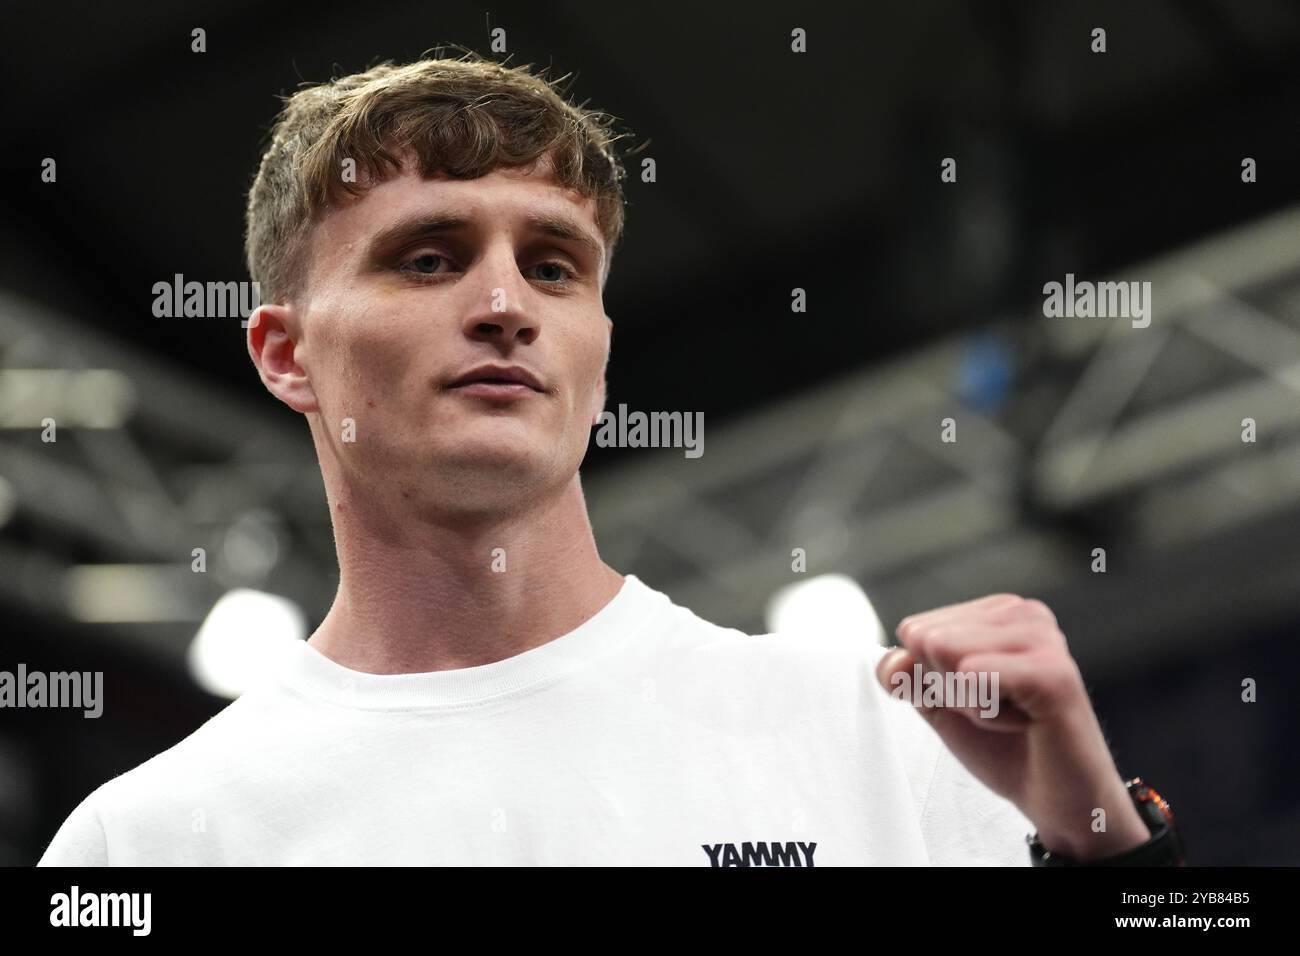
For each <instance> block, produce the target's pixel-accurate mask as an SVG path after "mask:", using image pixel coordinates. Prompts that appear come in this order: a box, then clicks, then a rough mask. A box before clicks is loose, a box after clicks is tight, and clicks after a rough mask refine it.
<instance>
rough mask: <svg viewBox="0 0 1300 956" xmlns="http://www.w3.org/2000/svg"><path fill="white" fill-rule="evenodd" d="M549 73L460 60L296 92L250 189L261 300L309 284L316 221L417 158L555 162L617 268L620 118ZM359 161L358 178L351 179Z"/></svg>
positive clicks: (476, 170) (445, 165) (427, 162)
mask: <svg viewBox="0 0 1300 956" xmlns="http://www.w3.org/2000/svg"><path fill="white" fill-rule="evenodd" d="M564 79H565V78H564V77H561V78H560V79H559V80H555V81H552V80H549V79H547V78H546V75H545V70H543V71H542V72H541V73H539V74H537V75H534V74H533V73H531V72H530V71H529V67H528V66H527V65H524V66H518V67H507V66H505V65H504V64H501V63H497V62H494V61H490V60H485V59H483V58H481V57H479V56H478V55H477V54H474V53H472V52H470V51H466V52H465V53H464V54H463V55H462V56H461V57H460V58H458V59H423V60H419V61H417V62H415V63H410V64H406V65H403V66H397V65H394V64H392V63H382V64H380V65H378V66H375V67H372V68H371V69H368V70H366V71H365V72H363V73H355V74H353V75H351V76H345V77H340V78H337V79H334V80H331V81H329V82H328V83H321V84H317V85H308V86H305V87H304V88H302V89H299V90H298V91H297V92H296V93H294V94H293V95H292V96H289V97H287V98H285V101H284V106H283V109H282V110H281V112H280V114H279V116H278V117H277V118H276V121H275V125H274V126H273V128H272V130H271V141H270V145H269V146H268V147H267V149H266V152H265V153H264V154H263V156H262V161H261V164H260V166H259V168H258V171H257V176H256V178H255V179H254V181H253V185H252V188H251V189H250V190H249V193H248V207H247V214H246V217H245V226H246V231H245V239H244V249H245V255H246V257H247V262H248V271H249V274H250V275H251V276H252V277H253V279H254V280H255V281H257V282H258V285H259V293H260V297H261V300H262V301H264V302H284V301H285V300H286V299H288V298H290V297H292V296H293V295H295V294H296V293H297V292H298V291H299V290H300V289H301V283H302V281H303V278H304V276H305V272H306V269H305V266H306V255H305V254H306V250H307V247H308V239H309V237H310V234H311V230H312V228H313V227H314V226H315V224H316V223H317V222H318V221H319V220H320V218H321V217H322V216H323V215H324V214H325V213H326V212H327V211H328V210H329V208H330V205H331V204H332V203H334V202H336V201H337V200H338V199H339V198H341V196H342V195H343V192H344V191H346V192H347V193H350V194H352V195H354V196H356V195H360V194H361V193H362V192H364V191H365V189H366V188H367V186H369V185H374V184H376V183H379V182H383V181H384V180H385V179H387V178H389V177H391V176H393V175H396V174H397V173H398V171H399V170H400V168H401V162H400V160H399V159H398V158H397V157H398V156H400V155H406V154H409V155H413V156H414V157H415V159H416V161H417V162H418V172H419V174H420V175H421V176H424V177H429V176H432V175H434V174H436V173H439V172H441V173H443V174H445V175H448V176H452V177H456V178H460V179H475V178H477V177H479V176H483V175H486V174H487V173H490V172H491V171H492V170H494V169H496V168H498V167H508V168H516V167H528V166H532V165H533V164H534V163H535V162H536V161H538V160H539V159H542V158H547V159H549V160H550V162H551V164H552V167H553V170H554V175H555V178H556V180H557V181H558V182H559V183H560V184H561V185H562V186H565V187H567V188H572V189H576V190H577V191H578V192H579V193H580V194H581V195H583V196H586V197H588V198H594V199H595V200H596V223H597V225H598V226H599V227H600V230H601V233H602V234H603V236H604V239H605V245H606V261H605V275H604V276H602V281H603V280H604V278H606V277H607V276H608V272H609V266H610V261H611V260H612V258H613V254H614V247H615V246H616V245H617V244H618V241H619V239H620V237H621V236H622V233H623V220H624V210H625V202H624V196H623V181H624V179H625V177H626V172H625V170H624V167H623V163H622V160H621V159H620V158H619V156H618V154H617V153H616V151H615V148H614V147H615V143H616V142H617V141H619V140H622V139H624V138H625V137H626V136H628V135H629V134H627V133H618V132H615V130H614V121H615V120H614V117H612V116H610V115H609V114H607V113H603V112H599V111H596V110H588V109H586V108H585V104H577V105H575V104H573V103H571V102H569V100H568V98H567V94H566V93H565V91H563V90H562V89H561V88H560V87H559V84H560V83H562V82H563V80H564ZM346 159H352V160H354V161H355V169H356V176H355V180H356V181H355V182H352V181H345V178H344V177H343V176H342V175H341V170H342V168H343V162H344V160H346Z"/></svg>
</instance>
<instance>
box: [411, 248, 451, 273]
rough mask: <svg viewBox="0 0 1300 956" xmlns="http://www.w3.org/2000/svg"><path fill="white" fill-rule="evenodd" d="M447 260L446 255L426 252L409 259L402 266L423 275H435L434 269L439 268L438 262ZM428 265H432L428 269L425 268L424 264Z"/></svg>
mask: <svg viewBox="0 0 1300 956" xmlns="http://www.w3.org/2000/svg"><path fill="white" fill-rule="evenodd" d="M445 261H446V257H445V256H440V255H438V254H436V253H433V252H426V253H424V254H423V255H420V256H416V257H415V258H414V259H408V260H407V261H406V262H404V263H403V264H402V268H403V269H408V270H409V271H411V272H418V273H420V274H421V275H434V274H435V272H434V271H433V270H435V269H436V268H437V264H438V263H439V262H445ZM426 265H427V266H429V267H430V268H429V269H428V270H427V271H426V270H425V269H424V268H423V266H426Z"/></svg>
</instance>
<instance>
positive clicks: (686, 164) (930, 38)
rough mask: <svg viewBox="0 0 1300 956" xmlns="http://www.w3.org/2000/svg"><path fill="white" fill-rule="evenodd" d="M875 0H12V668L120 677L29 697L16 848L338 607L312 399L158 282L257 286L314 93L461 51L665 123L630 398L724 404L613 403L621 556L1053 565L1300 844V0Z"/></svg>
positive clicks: (668, 574)
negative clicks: (256, 211) (299, 113)
mask: <svg viewBox="0 0 1300 956" xmlns="http://www.w3.org/2000/svg"><path fill="white" fill-rule="evenodd" d="M859 6H860V9H856V10H850V9H845V8H842V7H841V6H836V5H826V6H824V7H823V6H819V5H817V4H808V3H804V4H798V5H795V6H794V7H791V6H790V5H788V4H776V3H766V2H762V0H754V2H751V3H747V4H745V5H744V6H743V7H741V6H740V5H738V4H737V5H732V8H731V9H723V10H715V9H712V5H706V4H672V3H656V4H652V5H648V6H640V7H639V8H636V9H633V8H632V7H625V6H620V5H617V4H610V3H571V2H570V3H565V2H561V3H552V4H545V5H542V4H531V5H528V4H519V5H517V6H515V7H509V8H508V7H505V6H502V5H499V4H493V5H492V7H491V9H490V10H489V9H487V8H484V7H482V6H479V5H476V4H471V3H455V4H436V5H430V4H426V3H411V2H387V3H384V4H379V5H374V6H373V7H370V6H367V7H366V8H364V10H360V9H359V8H358V7H357V5H356V4H354V3H350V2H349V3H341V2H331V0H314V2H312V3H310V4H307V3H293V2H287V3H280V4H274V5H267V4H264V3H255V2H252V0H224V2H222V3H220V4H209V3H205V2H203V0H197V2H194V3H190V4H186V5H185V8H184V9H180V8H171V7H163V6H161V5H160V6H157V7H136V8H132V7H131V5H129V4H128V5H120V4H103V3H86V2H83V0H67V2H63V3H60V4H58V5H51V4H44V5H32V6H28V7H25V8H22V9H10V10H8V11H7V12H6V17H5V20H6V34H7V36H6V41H5V43H4V44H3V45H2V47H0V89H2V90H3V94H0V96H2V101H0V128H2V129H3V130H4V134H5V142H6V148H5V149H4V150H3V151H0V169H3V182H4V187H5V188H4V189H3V190H0V203H2V204H3V207H4V209H3V215H2V216H0V670H9V671H14V670H15V669H16V668H17V666H18V665H19V663H22V664H25V666H26V668H27V669H28V670H29V671H32V670H43V671H47V672H49V671H59V670H76V671H96V670H99V671H103V672H104V713H103V716H102V717H100V718H98V719H96V720H88V719H85V718H83V717H82V715H81V712H80V711H70V710H62V711H56V710H32V709H26V710H17V709H5V710H0V863H5V864H11V865H27V864H31V863H34V862H35V861H36V859H37V858H38V857H39V855H40V853H41V852H42V851H43V850H44V847H45V845H46V844H47V843H48V841H49V839H50V838H51V837H52V836H53V833H54V831H55V829H57V827H58V825H59V824H60V823H61V822H62V820H63V819H64V817H65V816H66V815H67V813H68V812H69V811H70V810H71V809H72V808H73V807H74V806H75V805H76V804H77V803H78V802H79V801H80V800H81V799H82V798H83V797H85V796H86V795H87V794H88V793H89V792H90V791H91V790H93V789H94V788H95V787H96V786H98V785H99V784H100V783H102V782H104V781H105V780H107V779H109V778H110V777H112V776H114V775H116V774H118V773H122V772H124V771H126V770H128V769H131V768H132V767H134V766H135V765H137V764H139V763H140V762H142V761H144V760H146V759H148V758H149V757H151V756H153V755H154V754H156V753H158V752H159V751H161V750H163V749H165V748H166V747H169V746H171V745H172V744H174V743H176V742H177V741H179V740H180V739H182V738H183V737H185V736H186V735H188V734H189V733H190V732H192V731H193V730H194V729H195V728H197V727H198V726H199V725H200V724H201V723H202V722H203V721H204V720H206V719H207V718H208V717H210V716H212V715H213V714H215V713H216V712H217V711H218V710H220V709H221V708H222V707H223V706H225V704H226V703H227V702H228V700H229V698H230V695H231V694H233V693H237V692H238V686H239V681H240V674H241V672H242V671H241V668H242V669H243V671H246V670H247V669H248V668H249V667H255V666H256V660H257V655H258V653H259V652H260V649H262V648H264V647H265V645H266V643H267V642H270V641H272V640H276V639H280V640H287V639H291V638H294V637H298V638H300V637H302V636H303V635H304V634H305V633H310V631H311V630H312V629H313V628H314V627H315V625H316V623H317V622H318V621H319V620H320V618H321V617H322V616H323V615H324V613H325V611H326V610H327V609H328V607H329V603H330V600H331V599H332V596H333V592H334V587H335V584H336V573H337V572H336V565H335V562H334V553H333V542H332V537H331V531H330V526H329V521H328V513H327V510H326V507H325V500H324V493H323V488H322V486H321V481H320V476H319V472H318V469H317V466H316V461H315V457H314V454H313V450H312V446H311V442H310V440H309V436H308V431H307V427H306V424H305V423H304V422H302V421H301V420H299V418H298V417H297V416H296V415H295V414H294V413H293V412H291V411H290V410H289V409H287V408H286V407H284V406H282V405H280V404H279V403H278V402H277V401H275V400H274V399H273V398H272V397H271V396H269V395H268V394H267V393H266V392H265V390H264V389H263V387H262V385H261V383H260V382H259V380H258V378H257V375H256V373H255V370H254V369H253V367H252V364H251V363H250V361H249V359H248V356H247V353H246V350H245V344H244V330H243V328H242V327H241V325H240V322H239V319H238V318H230V319H214V318H202V319H198V318H188V319H187V318H158V317H155V315H154V314H153V311H152V306H153V302H154V292H153V287H154V284H155V283H157V282H160V281H161V282H171V281H172V278H173V276H174V275H176V274H181V275H183V276H184V277H185V279H186V280H198V281H202V282H207V281H220V282H227V281H243V280H246V279H247V278H248V276H247V274H246V272H245V270H244V265H243V255H242V235H241V232H242V213H243V202H244V193H245V190H246V189H247V186H248V185H249V183H250V182H251V177H252V174H253V171H254V169H255V167H256V164H257V161H258V159H259V156H260V147H261V146H262V145H263V142H264V136H265V133H266V130H267V128H268V126H269V123H270V122H271V120H272V118H273V116H274V114H275V112H276V109H277V107H278V100H277V98H276V97H277V95H279V94H283V93H288V92H291V91H292V90H293V89H294V88H295V87H296V85H297V84H298V83H300V82H304V81H313V82H314V81H321V80H325V79H328V78H329V76H330V75H332V74H334V73H340V72H354V71H356V70H360V69H363V68H365V67H367V66H369V65H371V64H373V63H375V62H377V61H379V60H383V59H394V60H398V61H407V60H410V59H414V58H418V56H419V55H420V54H421V53H422V52H423V51H425V50H427V49H430V48H432V47H435V46H436V45H437V44H439V43H454V44H461V45H464V46H466V47H469V48H471V49H474V50H475V51H477V52H479V53H482V54H483V55H485V56H492V57H493V58H495V59H506V58H507V57H508V58H509V62H511V63H513V64H520V63H532V64H535V65H536V66H538V67H540V66H548V67H549V68H550V70H551V74H552V76H563V75H565V74H570V73H572V74H575V75H574V77H573V78H572V80H571V91H572V93H573V96H574V97H575V98H576V99H578V100H580V101H581V100H588V101H589V105H591V106H594V107H597V108H600V109H603V110H606V111H608V112H610V113H613V114H615V115H616V116H618V117H619V118H620V119H621V120H622V123H623V126H624V128H626V129H628V130H630V131H631V132H632V133H634V134H635V137H636V139H635V142H637V143H646V144H647V145H646V148H645V150H644V152H643V153H642V154H641V157H645V156H648V157H651V158H653V159H654V160H655V164H656V173H657V175H656V179H655V181H654V182H644V181H642V179H641V177H640V175H639V173H640V167H639V159H640V158H641V157H638V160H637V162H636V163H634V164H632V168H630V170H629V173H630V176H629V182H628V201H629V208H628V226H627V230H626V233H625V238H624V242H623V245H622V246H621V248H620V250H619V252H618V255H617V256H616V258H615V260H614V269H613V273H612V277H611V279H610V284H609V286H608V290H607V293H606V308H607V311H608V313H609V314H610V315H611V316H612V317H613V318H614V321H615V332H614V339H613V353H612V361H611V365H610V369H609V389H610V391H609V407H610V408H611V409H616V408H617V405H618V404H619V403H626V404H627V406H628V407H629V409H632V410H637V409H640V410H647V411H649V410H681V411H686V412H690V413H694V412H697V411H698V412H703V413H704V418H705V435H704V437H705V443H704V451H705V454H704V455H703V457H700V458H696V459H688V458H686V457H685V456H684V455H683V453H682V451H681V449H628V448H624V449H617V448H599V447H596V444H595V441H594V440H593V442H592V447H591V450H590V452H589V454H588V457H587V459H586V462H585V464H584V466H583V472H582V474H583V482H584V487H585V489H586V493H587V500H588V503H589V505H590V509H591V515H592V520H593V524H594V526H595V531H596V537H597V542H598V544H599V547H600V550H601V554H602V557H604V558H605V560H606V561H608V562H609V563H610V564H612V565H613V566H614V567H615V568H617V569H619V570H620V571H623V572H625V573H628V572H630V573H635V574H637V575H638V576H640V577H641V578H642V579H643V580H645V581H646V582H647V583H649V584H650V585H652V586H653V587H656V588H658V589H660V590H662V591H665V592H666V593H668V594H669V595H670V596H672V597H673V599H674V600H675V601H677V603H679V604H683V605H685V606H687V607H690V608H692V609H693V610H695V611H696V612H697V613H698V614H700V615H701V616H702V617H705V618H707V619H710V620H713V621H716V622H718V623H720V624H725V625H730V626H734V627H738V628H741V629H744V630H747V631H749V632H751V633H762V632H765V631H769V630H772V629H774V628H775V627H776V626H778V625H779V626H781V627H785V626H809V625H810V622H816V621H818V620H822V621H825V620H828V619H829V620H831V621H834V622H835V623H834V624H833V625H829V626H840V627H848V626H851V627H854V628H860V629H861V631H862V634H863V638H864V639H867V640H888V637H887V636H886V635H889V634H892V631H893V629H894V627H895V626H896V624H897V622H898V621H899V620H900V619H901V618H902V617H903V616H905V615H907V614H910V613H913V612H917V611H921V610H926V609H929V608H933V607H937V606H940V605H944V604H949V603H953V602H955V601H961V600H967V599H969V598H973V597H977V596H980V595H983V594H986V593H990V592H995V591H1012V592H1015V593H1019V594H1025V595H1028V596H1033V597H1039V598H1041V599H1043V600H1044V601H1046V602H1047V603H1048V604H1049V605H1050V606H1051V607H1052V609H1053V610H1054V611H1055V612H1056V615H1057V618H1058V620H1059V622H1060V624H1061V627H1062V630H1063V631H1064V632H1065V634H1066V635H1067V637H1068V639H1069V642H1070V647H1071V649H1072V651H1073V653H1074V655H1075V657H1076V659H1077V660H1078V661H1079V664H1080V666H1081V668H1082V670H1083V673H1084V676H1085V678H1086V680H1087V682H1088V687H1089V690H1090V691H1091V693H1092V695H1093V701H1094V704H1095V706H1096V709H1097V711H1098V713H1099V715H1100V717H1101V720H1102V723H1103V727H1104V729H1105V731H1106V733H1107V735H1108V738H1109V739H1110V741H1111V744H1112V748H1113V751H1114V753H1115V756H1116V760H1117V762H1118V764H1119V767H1120V770H1121V772H1122V773H1124V774H1126V775H1135V774H1141V775H1143V776H1144V777H1146V778H1147V779H1148V780H1149V781H1150V782H1151V783H1153V784H1154V785H1155V786H1156V787H1157V788H1158V789H1160V790H1161V791H1162V792H1163V793H1164V794H1165V795H1166V796H1167V797H1168V798H1169V799H1170V801H1171V803H1172V804H1173V807H1174V809H1175V811H1176V812H1177V813H1178V814H1179V817H1180V820H1181V821H1182V825H1183V828H1184V832H1185V838H1186V842H1187V846H1188V850H1189V853H1190V854H1191V859H1192V862H1193V863H1199V864H1297V863H1300V767H1298V766H1297V763H1298V762H1297V759H1296V754H1297V751H1298V750H1300V745H1298V744H1297V738H1296V734H1297V731H1300V677H1298V676H1297V665H1298V664H1300V653H1298V652H1297V647H1296V642H1297V631H1298V627H1300V534H1297V533H1296V532H1297V529H1300V173H1298V172H1297V171H1298V170H1300V139H1298V138H1297V125H1296V123H1297V120H1296V118H1297V116H1298V115H1300V6H1297V5H1296V4H1294V3H1292V2H1289V0H1250V2H1243V0H1181V2H1175V0H1166V2H1149V3H1132V2H1088V3H1081V2H1056V3H1051V4H1045V3H1033V2H980V3H974V2H970V3H958V2H950V3H941V2H936V0H929V2H920V0H904V2H873V3H871V4H862V5H859ZM1099 27H1100V28H1103V29H1104V30H1105V31H1106V52H1105V53H1094V52H1092V50H1091V47H1092V46H1093V42H1094V41H1093V36H1092V31H1093V30H1094V29H1095V28H1099ZM195 28H202V29H204V30H205V31H206V44H207V49H206V52H203V53H194V52H191V42H192V40H191V31H192V30H193V29H195ZM498 28H499V29H501V30H503V31H504V38H505V44H506V52H504V53H502V52H493V50H492V49H491V41H492V36H493V34H492V31H494V30H496V29H498ZM795 28H802V29H804V30H805V31H806V33H807V52H806V53H802V54H797V53H794V52H792V51H791V31H792V30H793V29H795ZM453 55H454V51H453ZM47 157H50V158H54V159H56V161H57V181H56V182H54V183H47V182H42V179H41V163H42V160H43V159H45V158H47ZM946 157H952V158H954V159H956V160H957V181H956V182H948V183H945V182H941V180H940V163H941V161H942V160H943V159H944V158H946ZM1247 158H1250V159H1253V160H1254V161H1255V168H1256V181H1255V182H1243V176H1242V172H1243V165H1242V164H1243V160H1245V159H1247ZM1067 274H1073V275H1074V276H1076V277H1077V278H1078V279H1080V280H1084V279H1086V280H1092V281H1110V280H1117V281H1138V282H1150V283H1151V288H1152V296H1153V309H1152V313H1151V316H1152V320H1151V323H1150V325H1149V326H1148V327H1146V328H1134V327H1133V326H1132V324H1131V323H1130V322H1129V321H1128V320H1125V319H1116V318H1047V317H1045V316H1044V308H1043V306H1044V293H1043V286H1044V284H1045V283H1047V282H1052V281H1057V282H1062V281H1064V280H1065V276H1066V275H1067ZM796 288H797V289H802V290H804V293H805V295H806V311H804V312H795V311H792V307H791V303H792V290H794V289H796ZM46 417H53V418H54V419H56V421H57V422H58V433H57V434H58V440H57V442H53V443H50V442H43V441H42V440H41V431H42V427H41V422H42V420H43V419H44V418H46ZM946 418H951V419H953V421H954V423H955V427H956V435H957V441H956V442H943V441H941V423H942V421H943V420H944V419H946ZM1245 418H1250V419H1252V420H1253V421H1254V422H1255V423H1256V435H1255V440H1254V441H1243V438H1242V434H1243V424H1242V422H1243V419H1245ZM797 548H799V549H803V551H804V553H805V554H806V561H807V566H806V567H807V569H806V571H805V572H802V573H798V572H793V571H792V567H791V566H792V560H793V558H792V553H793V552H794V550H795V549H797ZM195 549H202V554H203V556H204V561H205V568H206V570H205V571H204V572H203V573H195V571H194V570H193V562H194V561H195V554H196V551H195ZM1097 549H1104V557H1105V570H1104V571H1102V570H1100V569H1099V565H1098V554H1099V552H1098V550H1097ZM796 583H801V584H804V585H805V586H806V590H804V591H802V592H798V593H793V594H792V593H791V592H790V591H789V590H788V589H789V588H790V586H791V585H793V584H796ZM201 628H202V635H203V637H202V639H201V640H197V641H196V638H198V637H199V635H200V629H201ZM1248 679H1249V680H1253V681H1254V682H1256V686H1257V700H1256V701H1255V702H1253V703H1246V702H1243V700H1242V694H1243V681H1247V680H1248Z"/></svg>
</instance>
